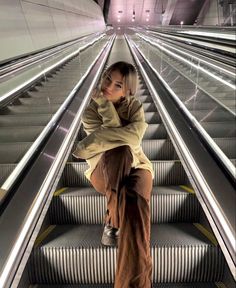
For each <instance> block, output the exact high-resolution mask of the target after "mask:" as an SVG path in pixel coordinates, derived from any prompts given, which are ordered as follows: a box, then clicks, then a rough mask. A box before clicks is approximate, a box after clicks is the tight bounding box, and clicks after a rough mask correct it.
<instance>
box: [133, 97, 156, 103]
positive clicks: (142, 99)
mask: <svg viewBox="0 0 236 288" xmlns="http://www.w3.org/2000/svg"><path fill="white" fill-rule="evenodd" d="M137 99H138V100H140V101H141V102H142V103H150V102H153V99H152V97H151V95H142V96H139V97H137Z"/></svg>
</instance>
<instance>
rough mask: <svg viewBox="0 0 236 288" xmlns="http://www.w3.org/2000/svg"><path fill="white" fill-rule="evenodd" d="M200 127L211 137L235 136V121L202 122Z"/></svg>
mask: <svg viewBox="0 0 236 288" xmlns="http://www.w3.org/2000/svg"><path fill="white" fill-rule="evenodd" d="M201 125H202V127H203V128H204V129H205V130H206V131H207V133H208V134H209V135H210V136H211V137H213V138H222V137H228V138H231V137H236V125H235V121H230V122H229V121H228V122H226V123H225V122H202V123H201Z"/></svg>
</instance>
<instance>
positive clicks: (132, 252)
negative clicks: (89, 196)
mask: <svg viewBox="0 0 236 288" xmlns="http://www.w3.org/2000/svg"><path fill="white" fill-rule="evenodd" d="M132 160H133V159H132V154H131V151H130V148H129V146H120V147H117V148H115V149H111V150H109V151H106V152H105V153H103V156H102V158H101V159H100V161H99V163H98V165H97V167H96V169H95V170H94V172H93V173H92V175H91V183H92V185H93V186H94V188H95V189H96V190H97V191H98V192H100V193H102V194H103V195H105V196H106V199H107V214H106V220H105V222H106V223H107V224H108V223H109V224H110V225H111V226H112V227H115V228H120V230H119V241H118V259H117V269H116V275H115V285H114V287H115V288H131V287H132V288H150V287H151V273H152V260H151V256H150V198H151V191H152V176H151V173H150V172H149V171H148V170H144V169H134V168H131V164H132Z"/></svg>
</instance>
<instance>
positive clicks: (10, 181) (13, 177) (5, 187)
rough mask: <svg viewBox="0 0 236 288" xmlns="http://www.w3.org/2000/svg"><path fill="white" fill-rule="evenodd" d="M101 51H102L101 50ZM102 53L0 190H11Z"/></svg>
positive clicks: (0, 201)
mask: <svg viewBox="0 0 236 288" xmlns="http://www.w3.org/2000/svg"><path fill="white" fill-rule="evenodd" d="M92 43H94V42H92ZM92 43H90V45H92ZM104 48H105V46H104V47H103V49H104ZM102 51H103V50H102ZM102 51H101V52H100V54H98V55H97V57H96V58H95V60H94V62H93V63H92V64H91V66H90V67H88V70H87V72H86V73H84V75H83V76H82V77H81V79H80V81H79V82H78V83H77V84H76V85H75V87H74V88H73V89H72V91H71V92H70V94H69V95H68V96H67V98H66V100H65V101H64V102H63V104H62V105H61V107H60V108H59V109H58V111H57V112H56V113H55V114H54V116H53V117H52V119H51V120H50V121H49V123H48V124H47V125H46V127H44V129H43V131H42V132H41V133H40V135H39V136H38V137H37V139H36V140H35V141H34V143H33V144H32V145H31V147H30V148H29V150H28V151H27V152H26V153H25V155H24V156H23V158H22V159H21V161H20V162H19V163H18V164H17V166H16V167H15V169H14V170H13V172H12V173H11V174H10V175H9V177H8V178H7V179H6V181H5V182H4V183H3V185H2V187H1V189H3V190H4V191H6V193H7V191H8V190H9V189H10V188H11V186H12V185H13V183H14V182H15V180H16V179H17V177H18V176H19V175H20V173H21V172H22V170H23V169H24V167H25V165H26V163H27V162H28V161H29V160H30V159H31V157H32V155H33V154H34V153H35V151H36V150H37V149H38V147H39V146H40V144H41V143H42V141H43V140H44V139H45V137H46V135H47V134H48V133H49V131H50V130H51V129H52V128H53V127H54V125H55V123H56V122H57V120H58V119H59V117H60V116H61V115H62V113H63V112H64V111H65V107H66V106H67V105H68V103H69V102H70V101H71V99H72V98H73V96H74V95H75V93H76V91H77V90H78V88H79V87H80V85H81V83H83V81H84V79H85V78H86V77H87V75H88V73H89V72H90V70H91V68H92V66H93V65H94V63H95V62H96V61H97V59H98V58H99V57H100V55H101V53H102ZM6 193H4V195H2V196H4V197H1V198H0V205H1V203H2V201H3V200H4V198H5V196H6Z"/></svg>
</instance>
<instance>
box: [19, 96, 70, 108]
mask: <svg viewBox="0 0 236 288" xmlns="http://www.w3.org/2000/svg"><path fill="white" fill-rule="evenodd" d="M66 96H67V95H65V96H64V97H45V98H19V101H20V103H22V104H23V105H33V106H35V105H50V104H61V103H63V102H64V101H65V99H66Z"/></svg>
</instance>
